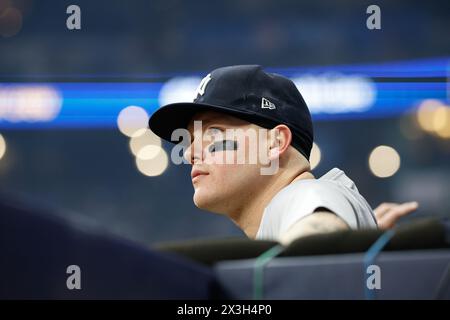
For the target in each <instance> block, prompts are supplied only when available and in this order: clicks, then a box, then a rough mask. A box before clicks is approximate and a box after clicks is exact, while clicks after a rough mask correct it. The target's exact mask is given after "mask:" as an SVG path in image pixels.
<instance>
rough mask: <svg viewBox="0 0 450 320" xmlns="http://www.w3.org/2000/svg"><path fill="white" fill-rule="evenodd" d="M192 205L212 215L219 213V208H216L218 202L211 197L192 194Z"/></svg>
mask: <svg viewBox="0 0 450 320" xmlns="http://www.w3.org/2000/svg"><path fill="white" fill-rule="evenodd" d="M193 200H194V204H195V206H196V207H197V208H199V209H201V210H206V211H210V212H214V213H220V208H218V203H219V202H218V201H217V200H214V199H213V198H212V197H206V196H205V195H199V194H194V197H193Z"/></svg>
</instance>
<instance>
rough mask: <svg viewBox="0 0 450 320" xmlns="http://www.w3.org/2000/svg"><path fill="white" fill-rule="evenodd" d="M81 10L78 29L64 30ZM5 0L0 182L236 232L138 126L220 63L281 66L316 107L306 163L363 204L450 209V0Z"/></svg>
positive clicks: (211, 231) (98, 210) (78, 212)
mask: <svg viewBox="0 0 450 320" xmlns="http://www.w3.org/2000/svg"><path fill="white" fill-rule="evenodd" d="M71 4H77V5H78V6H79V7H80V8H81V23H82V29H81V30H79V31H70V30H68V29H67V28H66V19H67V17H68V15H67V14H66V8H67V7H68V6H69V5H71ZM370 4H373V3H371V2H367V1H345V2H338V1H328V0H316V1H309V2H307V1H296V0H281V1H266V0H240V1H237V0H231V1H195V2H194V1H189V2H188V1H181V0H153V1H143V0H134V1H130V2H125V1H95V2H94V1H87V0H78V1H49V0H40V1H37V0H35V1H31V0H0V191H1V193H4V194H7V195H11V196H18V197H21V198H24V199H28V200H30V201H33V202H34V203H36V206H47V207H52V208H56V209H57V211H58V212H60V214H61V215H63V216H65V217H67V218H69V219H72V220H74V221H79V222H81V221H88V222H89V223H94V224H98V225H102V226H104V227H105V228H107V229H108V230H110V231H112V232H114V233H116V234H120V235H122V236H125V237H127V238H130V239H133V240H136V241H139V242H143V243H148V244H150V243H154V242H160V241H166V240H179V239H188V238H190V239H192V238H200V237H216V236H217V237H218V236H225V235H240V234H241V232H240V231H239V230H238V229H237V228H236V227H235V226H234V225H233V224H232V223H231V222H229V221H228V220H227V219H226V218H223V217H220V216H217V215H213V214H208V213H204V212H201V211H200V210H198V209H197V208H196V207H195V206H194V205H193V203H192V194H193V189H192V186H191V181H190V176H189V172H190V168H189V167H188V166H186V165H181V166H178V165H174V164H172V163H170V161H168V158H169V159H170V145H169V144H167V143H165V142H161V141H160V140H159V139H158V138H156V137H155V136H153V135H152V134H151V133H150V132H149V131H146V130H141V129H142V128H143V127H145V126H146V119H147V117H148V115H150V114H151V113H152V112H154V111H155V110H156V109H157V108H158V107H159V106H160V105H162V104H165V103H167V102H172V101H178V100H186V99H191V98H192V94H193V91H194V90H195V88H196V87H197V85H198V83H199V81H200V79H201V78H202V76H204V75H206V74H207V73H208V72H209V71H210V70H212V69H215V68H217V67H219V66H225V65H233V64H261V65H263V66H265V67H266V68H267V69H269V70H271V71H275V72H279V73H282V74H284V75H286V76H289V77H291V78H292V79H293V80H294V81H295V82H296V83H297V84H298V86H299V89H300V91H301V92H302V94H303V95H304V97H305V100H306V101H307V103H308V104H309V106H310V108H311V111H312V113H313V118H314V120H315V141H316V145H315V148H314V152H313V159H312V162H313V163H314V166H315V168H314V173H315V175H316V176H320V175H322V174H323V173H325V172H327V171H328V170H329V169H331V168H332V167H334V166H337V167H339V168H341V169H343V170H344V171H345V172H346V173H347V174H348V175H349V176H350V177H351V178H353V179H354V181H355V182H356V184H357V186H358V188H359V190H360V192H361V193H362V194H363V195H364V196H365V197H366V198H367V200H368V201H369V203H370V204H371V205H372V206H376V205H378V204H379V203H380V202H382V201H391V202H401V201H410V200H417V201H419V203H420V209H419V210H418V211H417V212H416V213H414V214H413V215H412V216H410V217H408V218H407V219H414V218H415V217H418V216H429V215H441V216H442V215H449V213H450V197H449V187H450V166H449V163H450V161H449V160H450V108H449V105H450V93H449V92H450V87H449V81H448V77H449V75H450V41H449V30H450V19H449V18H450V4H449V2H448V1H429V2H425V1H395V2H394V1H378V2H377V3H376V4H377V5H379V6H380V8H381V19H382V20H381V21H382V22H381V23H382V29H381V30H368V29H367V28H366V19H367V17H368V15H367V14H366V8H367V6H368V5H370Z"/></svg>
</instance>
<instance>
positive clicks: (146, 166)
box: [136, 148, 169, 177]
mask: <svg viewBox="0 0 450 320" xmlns="http://www.w3.org/2000/svg"><path fill="white" fill-rule="evenodd" d="M168 165H169V158H168V156H167V153H166V151H165V150H164V149H162V148H160V151H159V152H158V154H157V155H156V157H154V158H152V159H150V160H144V159H141V158H139V157H136V166H137V168H138V170H139V172H141V173H142V174H143V175H145V176H148V177H155V176H159V175H161V174H163V173H164V171H165V170H166V169H167V167H168Z"/></svg>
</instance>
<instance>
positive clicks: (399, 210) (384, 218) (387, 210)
mask: <svg viewBox="0 0 450 320" xmlns="http://www.w3.org/2000/svg"><path fill="white" fill-rule="evenodd" d="M418 207H419V204H418V203H417V202H416V201H413V202H405V203H401V204H399V203H390V202H384V203H382V204H380V205H379V206H378V207H377V208H376V209H375V210H373V211H374V213H375V218H376V219H377V223H378V228H380V229H381V230H387V229H390V228H392V227H394V226H395V224H396V222H397V221H398V219H400V218H401V217H403V216H406V215H407V214H409V213H411V212H413V211H414V210H416V209H417V208H418Z"/></svg>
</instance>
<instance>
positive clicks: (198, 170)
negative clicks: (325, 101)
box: [149, 65, 417, 244]
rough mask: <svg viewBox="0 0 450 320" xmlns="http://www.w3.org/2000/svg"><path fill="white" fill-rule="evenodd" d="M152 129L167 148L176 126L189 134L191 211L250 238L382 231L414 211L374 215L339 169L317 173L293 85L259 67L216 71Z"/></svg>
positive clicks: (155, 118)
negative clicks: (220, 219) (225, 221)
mask: <svg viewBox="0 0 450 320" xmlns="http://www.w3.org/2000/svg"><path fill="white" fill-rule="evenodd" d="M149 127H150V129H151V130H152V131H153V132H154V133H155V134H157V135H158V136H160V137H161V138H163V139H165V140H167V141H171V142H174V141H173V137H174V135H173V133H174V132H176V130H177V129H180V128H182V129H184V130H187V133H188V134H189V135H188V136H189V141H188V143H187V144H185V149H184V157H185V160H186V161H187V162H189V163H190V164H191V165H192V171H191V178H192V184H193V187H194V191H195V192H194V196H193V200H194V203H195V205H196V206H197V207H198V208H200V209H204V210H208V211H211V212H214V213H219V214H224V215H226V216H228V217H229V218H230V219H231V220H232V221H233V222H234V223H235V224H236V225H237V226H238V227H239V228H241V229H242V230H243V231H244V232H245V234H246V235H247V236H248V237H249V238H252V239H267V240H276V241H279V242H281V243H283V244H288V243H289V242H291V241H292V240H294V239H296V238H298V237H301V236H306V235H311V234H315V233H324V232H332V231H336V230H344V229H348V228H351V229H364V228H377V227H379V228H383V229H385V228H389V227H392V226H393V225H394V224H395V222H396V221H397V220H398V218H399V217H400V216H402V215H405V214H407V213H409V212H411V211H412V210H415V209H416V208H417V203H415V202H411V203H405V204H400V205H399V204H393V203H385V204H382V205H381V206H379V207H378V208H377V209H375V212H374V211H373V210H372V208H371V207H370V205H369V204H368V203H367V201H366V200H365V199H364V197H363V196H362V195H361V194H360V193H359V191H358V189H357V187H356V185H355V183H354V182H353V181H352V180H351V179H350V178H349V177H348V176H347V175H346V174H345V173H344V172H343V171H342V170H340V169H338V168H333V169H331V170H330V171H329V172H327V173H326V174H325V175H323V176H321V177H319V178H316V177H314V176H313V174H312V173H311V167H310V163H309V156H310V152H311V148H312V144H313V126H312V121H311V115H310V112H309V110H308V107H307V105H306V103H305V101H304V100H303V97H302V95H301V94H300V92H299V91H298V89H297V87H296V86H295V84H294V83H293V82H292V81H291V80H289V79H287V78H285V77H283V76H280V75H277V74H272V73H267V72H265V71H264V70H263V69H262V68H261V67H260V66H256V65H242V66H230V67H224V68H219V69H216V70H214V71H212V72H211V73H210V74H208V75H207V76H206V77H205V78H204V79H203V80H202V81H201V83H200V85H199V87H198V89H197V97H196V98H195V99H194V101H193V102H192V103H174V104H169V105H166V106H163V107H161V108H160V109H158V110H157V111H156V112H155V113H154V114H153V115H152V116H151V118H150V120H149ZM230 132H231V134H230ZM255 134H256V136H257V139H256V140H255V139H251V138H252V137H253V138H254V137H255ZM175 136H176V135H175ZM255 141H256V142H255ZM255 144H256V147H257V148H256V149H255V148H253V147H254V145H255ZM255 150H256V151H255ZM255 153H257V154H258V157H257V159H256V161H253V162H251V161H249V159H250V158H251V157H252V155H253V156H254V155H255ZM239 157H241V158H240V159H245V161H244V162H238V161H236V160H237V159H238V158H239ZM224 159H226V160H229V161H224ZM230 159H231V160H230ZM253 159H255V157H253ZM274 164H275V165H274ZM268 169H271V170H268ZM268 172H269V173H268ZM377 220H378V223H377Z"/></svg>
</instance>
